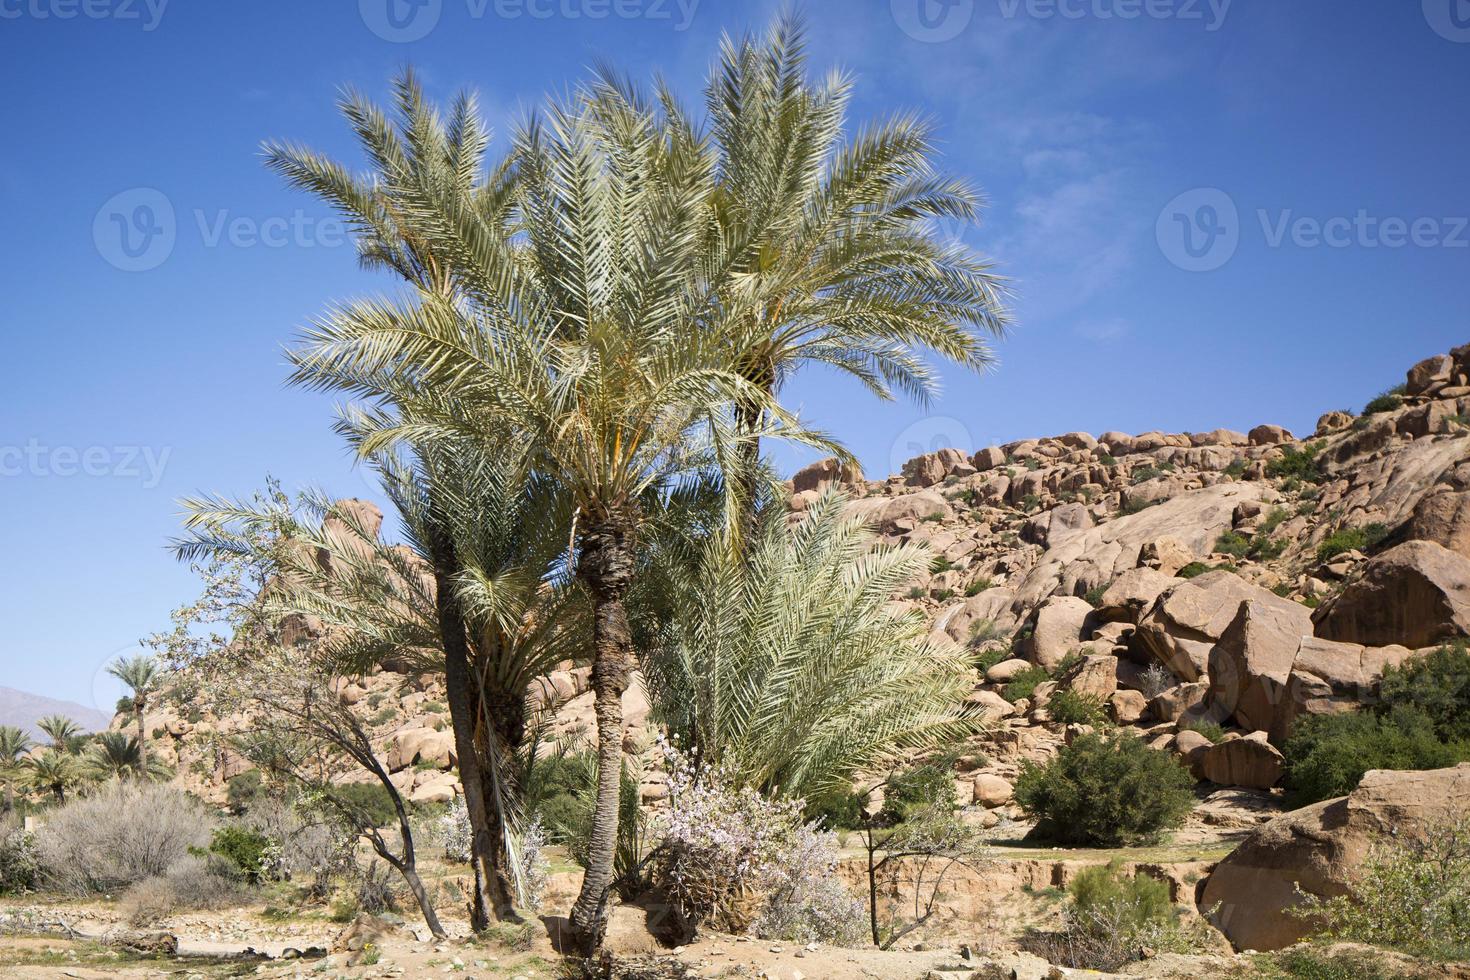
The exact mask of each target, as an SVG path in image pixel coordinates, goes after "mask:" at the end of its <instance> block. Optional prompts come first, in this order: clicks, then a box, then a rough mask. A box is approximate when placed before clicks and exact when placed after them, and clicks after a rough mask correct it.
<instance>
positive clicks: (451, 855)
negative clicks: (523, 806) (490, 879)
mask: <svg viewBox="0 0 1470 980" xmlns="http://www.w3.org/2000/svg"><path fill="white" fill-rule="evenodd" d="M432 832H433V838H434V840H435V841H436V842H437V843H438V844H439V846H441V847H443V848H444V857H445V859H446V860H449V861H457V862H459V863H460V864H468V863H469V861H470V839H471V837H473V836H474V831H472V830H471V829H470V812H469V809H468V808H467V807H466V806H465V802H464V799H463V798H461V797H456V798H455V800H454V802H453V803H451V804H449V809H448V810H447V811H445V813H444V815H443V816H441V817H440V818H439V819H438V820H436V821H434V826H433V828H432ZM546 837H547V834H546V828H545V827H543V826H542V824H541V817H540V815H539V814H538V815H536V816H535V817H532V818H531V823H530V824H529V825H528V826H527V827H526V829H525V830H524V831H522V832H521V836H520V839H519V840H518V841H517V842H516V849H515V850H516V853H515V861H516V868H517V870H518V871H519V878H518V881H517V883H516V884H517V887H518V888H519V890H520V893H521V894H520V903H521V905H522V906H524V907H525V908H528V909H530V910H531V911H533V912H534V911H537V910H539V909H540V908H541V899H542V897H543V896H545V894H546V885H547V883H548V882H549V881H550V880H551V862H550V861H548V860H547V859H546V855H545V853H544V852H545V850H546V843H547V841H546Z"/></svg>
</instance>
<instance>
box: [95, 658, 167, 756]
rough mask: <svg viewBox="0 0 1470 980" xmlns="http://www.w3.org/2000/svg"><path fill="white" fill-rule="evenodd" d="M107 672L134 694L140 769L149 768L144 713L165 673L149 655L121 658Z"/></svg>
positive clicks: (134, 715)
mask: <svg viewBox="0 0 1470 980" xmlns="http://www.w3.org/2000/svg"><path fill="white" fill-rule="evenodd" d="M107 672H108V673H109V674H111V675H112V676H113V677H116V678H117V679H118V680H120V681H122V682H123V683H124V684H126V685H127V686H128V687H129V688H130V689H132V692H133V718H134V720H135V721H136V722H137V725H138V759H139V768H140V769H141V768H147V763H148V741H147V736H146V735H145V734H144V731H143V712H144V711H146V710H147V708H148V699H149V698H150V697H151V696H152V695H153V693H154V692H155V691H157V690H158V686H159V683H160V681H162V679H163V672H162V671H160V670H159V669H158V661H157V660H155V659H154V658H153V657H150V656H148V655H147V654H142V653H140V654H138V655H137V656H135V657H126V658H119V659H118V660H117V661H116V662H115V663H112V664H110V665H108V668H107Z"/></svg>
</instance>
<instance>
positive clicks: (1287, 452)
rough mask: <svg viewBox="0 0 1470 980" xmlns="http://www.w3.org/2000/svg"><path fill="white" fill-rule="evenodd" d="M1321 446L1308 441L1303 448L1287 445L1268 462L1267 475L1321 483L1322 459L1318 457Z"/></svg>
mask: <svg viewBox="0 0 1470 980" xmlns="http://www.w3.org/2000/svg"><path fill="white" fill-rule="evenodd" d="M1320 450H1321V446H1320V445H1319V444H1317V443H1308V444H1307V445H1305V446H1303V447H1302V448H1301V449H1292V448H1291V447H1290V446H1287V447H1285V448H1283V449H1282V451H1281V455H1280V456H1277V457H1276V458H1275V459H1273V460H1271V461H1270V462H1268V463H1267V464H1266V475H1267V476H1268V477H1270V478H1271V479H1273V480H1291V479H1296V480H1302V481H1303V482H1306V483H1321V482H1322V480H1323V478H1324V474H1323V473H1322V461H1321V460H1320V459H1318V458H1317V453H1318V452H1319V451H1320Z"/></svg>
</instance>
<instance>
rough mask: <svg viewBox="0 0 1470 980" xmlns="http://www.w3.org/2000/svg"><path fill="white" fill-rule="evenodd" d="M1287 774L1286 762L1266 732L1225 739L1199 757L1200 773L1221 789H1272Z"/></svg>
mask: <svg viewBox="0 0 1470 980" xmlns="http://www.w3.org/2000/svg"><path fill="white" fill-rule="evenodd" d="M1285 771H1286V760H1285V759H1284V758H1283V757H1282V755H1281V753H1280V752H1278V751H1277V750H1276V747H1275V746H1274V745H1272V744H1271V743H1270V741H1269V740H1268V739H1267V736H1266V733H1265V732H1251V733H1250V734H1249V735H1247V736H1245V737H1244V738H1226V739H1222V740H1221V741H1220V742H1217V743H1216V744H1215V745H1212V746H1211V747H1210V748H1209V749H1206V750H1205V752H1204V754H1203V755H1202V756H1201V757H1200V772H1201V773H1202V774H1203V775H1204V777H1205V778H1206V779H1208V780H1209V781H1210V782H1212V783H1216V784H1218V785H1220V786H1246V787H1250V788H1253V789H1270V788H1271V787H1272V786H1275V785H1276V784H1277V783H1278V782H1280V781H1281V776H1282V774H1283V773H1284V772H1285Z"/></svg>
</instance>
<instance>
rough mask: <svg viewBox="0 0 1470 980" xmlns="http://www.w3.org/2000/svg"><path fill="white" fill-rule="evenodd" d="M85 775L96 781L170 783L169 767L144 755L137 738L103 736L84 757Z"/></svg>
mask: <svg viewBox="0 0 1470 980" xmlns="http://www.w3.org/2000/svg"><path fill="white" fill-rule="evenodd" d="M81 764H82V771H83V772H85V773H86V774H87V775H88V776H90V777H91V778H93V779H98V780H103V779H166V778H167V777H168V775H169V770H168V767H167V766H165V765H163V764H162V763H160V762H157V761H156V760H153V761H150V760H149V759H147V758H146V757H145V756H144V754H143V749H142V744H141V743H140V742H139V741H138V739H137V738H135V737H133V736H131V735H126V734H124V733H123V732H100V733H98V735H97V737H96V738H95V739H94V740H93V741H92V744H91V745H89V746H87V750H86V752H85V753H83V755H82V760H81Z"/></svg>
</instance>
